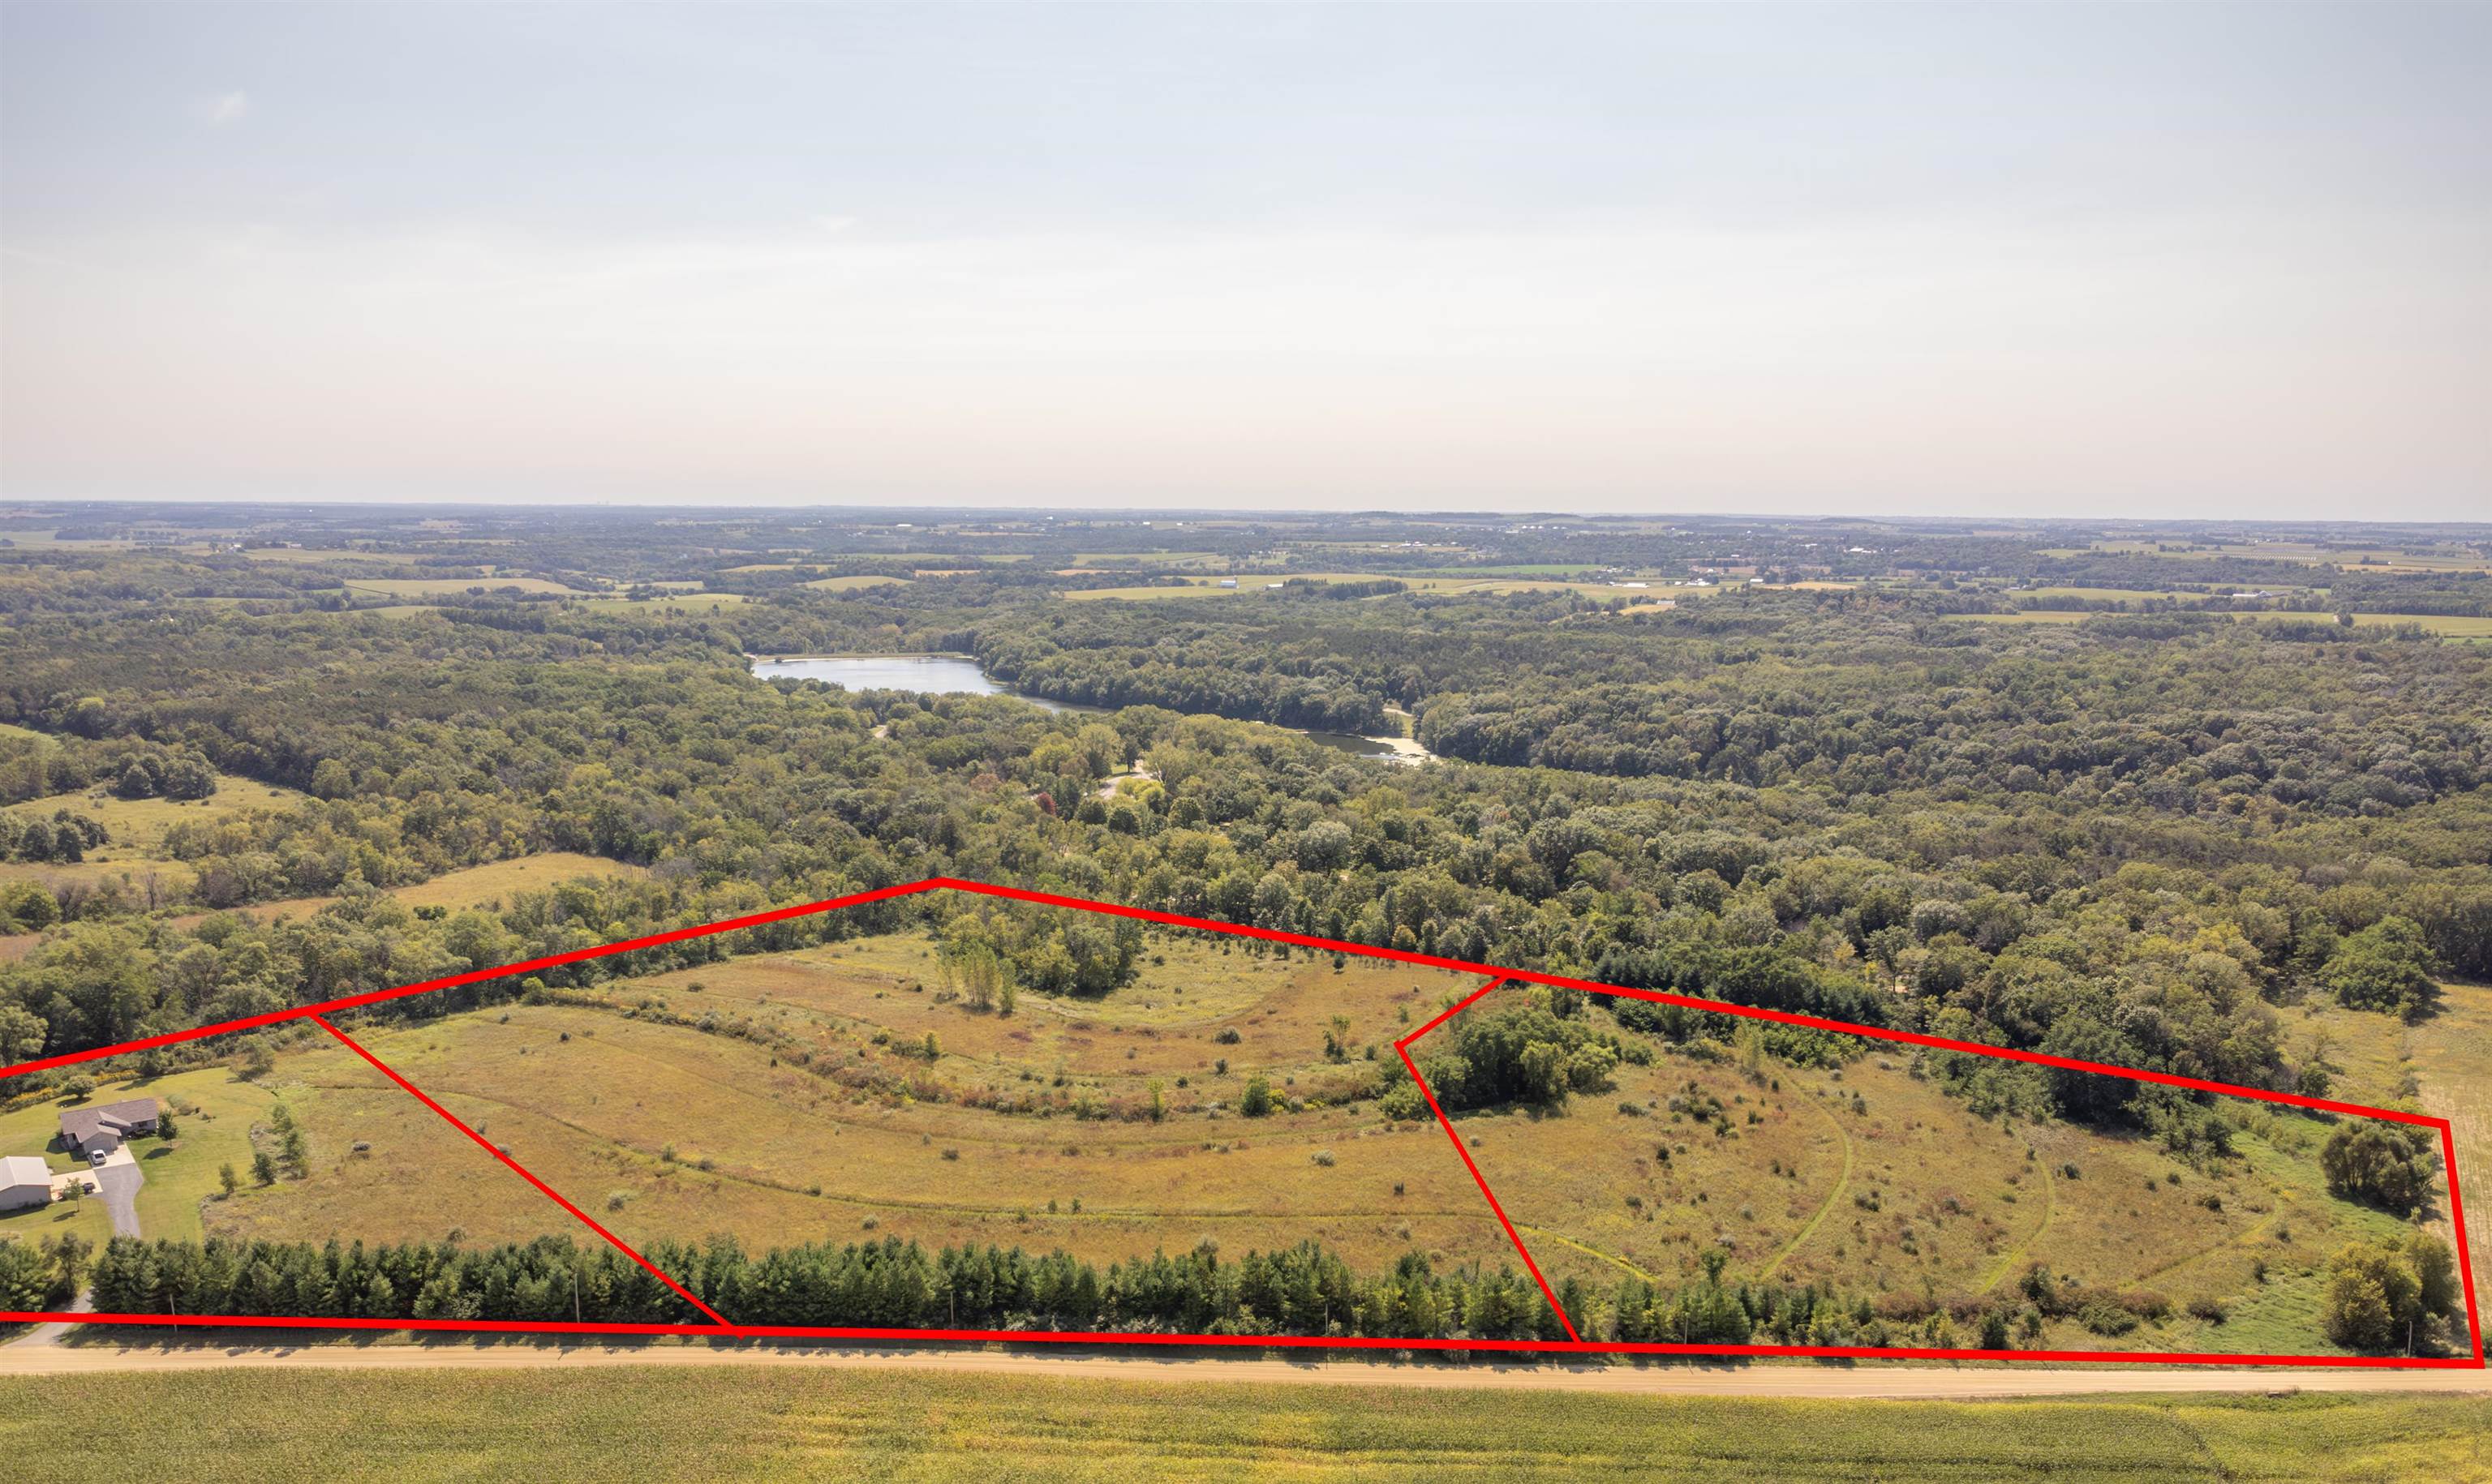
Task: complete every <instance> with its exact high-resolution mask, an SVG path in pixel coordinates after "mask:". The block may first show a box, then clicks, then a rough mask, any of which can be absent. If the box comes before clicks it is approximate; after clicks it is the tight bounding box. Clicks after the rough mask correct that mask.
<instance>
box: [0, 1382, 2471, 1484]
mask: <svg viewBox="0 0 2492 1484" xmlns="http://www.w3.org/2000/svg"><path fill="white" fill-rule="evenodd" d="M131 1380H132V1381H134V1382H137V1383H138V1384H137V1386H136V1388H135V1394H134V1396H133V1397H132V1398H130V1399H129V1405H131V1406H133V1407H135V1408H138V1409H141V1410H143V1412H144V1416H145V1419H146V1425H145V1426H144V1427H133V1428H128V1429H123V1430H121V1431H120V1432H119V1433H117V1434H116V1437H115V1440H114V1442H113V1445H112V1446H111V1447H109V1448H99V1447H95V1446H92V1441H93V1431H92V1429H93V1418H92V1417H91V1416H89V1415H87V1414H85V1413H83V1412H82V1411H80V1410H79V1409H76V1408H74V1407H69V1406H64V1405H63V1404H62V1400H63V1388H62V1382H61V1381H60V1380H59V1379H57V1378H50V1377H23V1378H18V1377H12V1378H6V1379H0V1443H5V1444H6V1445H7V1446H9V1447H10V1448H11V1449H12V1450H13V1451H14V1452H15V1453H16V1454H18V1456H20V1457H24V1458H27V1459H40V1460H42V1472H43V1475H44V1477H46V1478H52V1479H59V1480H64V1481H76V1480H85V1479H95V1480H107V1479H108V1480H114V1481H119V1480H123V1479H128V1478H132V1477H139V1478H180V1479H185V1480H193V1481H198V1484H214V1481H219V1480H227V1479H232V1480H252V1481H254V1484H256V1481H261V1480H269V1481H280V1484H282V1481H293V1480H305V1481H309V1480H332V1479H371V1478H386V1479H388V1480H391V1481H393V1484H432V1481H452V1480H471V1479H486V1478H496V1479H501V1478H526V1479H535V1480H544V1481H548V1484H560V1481H565V1480H606V1479H615V1478H635V1479H702V1480H731V1479H780V1478H795V1477H801V1478H808V1479H875V1480H899V1481H923V1484H943V1481H950V1480H977V1481H981V1484H983V1481H988V1480H1016V1479H1032V1480H1048V1481H1057V1480H1063V1479H1099V1480H1135V1481H1149V1484H1173V1481H1186V1480H1198V1479H1199V1480H1222V1481H1226V1480H1232V1479H1237V1478H1243V1477H1252V1478H1269V1479H1290V1480H1305V1481H1323V1480H1369V1479H1374V1480H1382V1479H1407V1478H1410V1477H1413V1476H1419V1475H1424V1476H1426V1477H1429V1478H1435V1479H1481V1480H1488V1479H1498V1480H1507V1479H1512V1480H1536V1479H1551V1480H1556V1479H1581V1478H1593V1477H1609V1478H1624V1477H1633V1478H1639V1479H1670V1480H1713V1479H1741V1480H1744V1479H1789V1480H1811V1479H1817V1480H1831V1481H1839V1484H1861V1481H1870V1480H1886V1479H1895V1480H1903V1479H1910V1480H1992V1479H2022V1478H2046V1477H2047V1478H2050V1479H2055V1480H2095V1479H2137V1478H2146V1477H2151V1478H2153V1479H2156V1480H2158V1481H2171V1484H2180V1481H2188V1480H2199V1479H2204V1480H2223V1481H2227V1484H2238V1481H2286V1480H2290V1481H2296V1484H2301V1481H2329V1480H2378V1479H2395V1478H2407V1479H2425V1478H2427V1479H2434V1480H2444V1481H2447V1484H2466V1481H2477V1480H2483V1479H2487V1478H2492V1441H2487V1440H2492V1398H2484V1397H2480V1396H2425V1395H2403V1394H2395V1393H2390V1394H2384V1395H2374V1396H2322V1395H2276V1396H2248V1397H2219V1396H2192V1395H2182V1396H2137V1397H2117V1398H2115V1397H2097V1398H2079V1399H2070V1400H2029V1401H2000V1402H1978V1403H1961V1402H1906V1401H1825V1400H1780V1399H1748V1398H1723V1397H1654V1396H1611V1395H1600V1394H1586V1393H1580V1392H1567V1391H1520V1390H1510V1389H1509V1390H1499V1389H1495V1386H1494V1382H1493V1381H1489V1380H1487V1379H1485V1378H1484V1379H1483V1384H1482V1386H1481V1387H1480V1388H1479V1389H1464V1388H1444V1389H1438V1388H1433V1387H1431V1388H1418V1387H1403V1386H1389V1385H1387V1386H1362V1385H1287V1384H1267V1383H1253V1382H1164V1381H1157V1380H1140V1379H1118V1380H1116V1381H1115V1382H1113V1383H1112V1384H1111V1383H1102V1382H1098V1381H1095V1380H1089V1379H1058V1378H1038V1377H1026V1376H994V1375H976V1374H958V1373H955V1374H943V1373H907V1372H900V1371H888V1370H850V1369H842V1370H820V1371H816V1370H806V1369H799V1368H795V1367H776V1366H774V1367H769V1368H761V1367H741V1366H736V1367H729V1366H720V1367H702V1368H699V1369H690V1368H681V1369H663V1368H641V1367H631V1366H617V1367H612V1368H601V1369H597V1370H578V1371H484V1370H468V1371H461V1370H428V1371H422V1372H410V1373H399V1374H392V1373H375V1372H357V1371H340V1370H316V1369H303V1370H234V1371H228V1372H223V1373H213V1372H182V1373H175V1374H166V1375H149V1376H144V1377H134V1378H131Z"/></svg>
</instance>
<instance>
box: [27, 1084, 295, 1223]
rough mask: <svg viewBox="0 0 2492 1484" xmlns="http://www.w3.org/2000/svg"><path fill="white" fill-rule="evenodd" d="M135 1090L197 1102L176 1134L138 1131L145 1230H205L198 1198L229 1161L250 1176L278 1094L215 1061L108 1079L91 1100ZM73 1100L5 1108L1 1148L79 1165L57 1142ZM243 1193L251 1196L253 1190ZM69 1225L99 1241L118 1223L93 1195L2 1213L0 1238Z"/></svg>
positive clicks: (59, 1164) (60, 1165)
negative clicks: (164, 1073)
mask: <svg viewBox="0 0 2492 1484" xmlns="http://www.w3.org/2000/svg"><path fill="white" fill-rule="evenodd" d="M129 1097H153V1098H155V1099H156V1100H157V1101H158V1103H159V1104H160V1105H165V1104H171V1105H174V1106H176V1107H181V1108H188V1109H191V1110H193V1111H191V1112H187V1113H179V1114H177V1115H176V1117H175V1120H174V1136H173V1138H171V1139H170V1140H164V1139H135V1140H133V1141H132V1142H131V1145H130V1151H131V1152H132V1153H133V1154H134V1155H135V1156H137V1159H138V1162H139V1168H140V1170H141V1171H142V1172H143V1173H144V1174H145V1176H146V1180H147V1182H146V1183H145V1184H144V1185H142V1186H140V1187H139V1191H138V1200H137V1210H138V1226H139V1230H140V1231H141V1232H143V1233H144V1234H146V1235H147V1236H149V1237H190V1238H192V1239H193V1240H196V1239H198V1238H199V1237H202V1236H203V1235H205V1234H204V1228H203V1227H202V1225H201V1223H200V1220H199V1206H200V1203H201V1202H203V1201H205V1200H207V1199H209V1197H210V1196H211V1195H212V1194H215V1193H216V1192H217V1191H218V1188H219V1181H218V1178H217V1172H218V1170H219V1169H220V1168H221V1167H222V1166H223V1165H227V1164H230V1165H232V1166H233V1167H234V1168H235V1170H237V1171H239V1172H242V1174H243V1177H244V1179H245V1180H246V1181H248V1180H249V1178H250V1170H251V1154H252V1145H251V1127H252V1123H253V1122H254V1121H257V1120H262V1119H264V1118H265V1117H266V1115H267V1112H268V1108H269V1106H270V1104H272V1103H274V1102H275V1101H276V1100H277V1099H276V1095H275V1094H274V1093H272V1092H270V1091H267V1090H266V1089H263V1088H260V1087H257V1086H254V1085H253V1084H251V1083H248V1082H243V1081H241V1080H239V1079H237V1078H236V1077H235V1076H234V1075H233V1074H232V1073H231V1072H230V1071H228V1070H227V1069H225V1068H224V1067H222V1066H212V1067H201V1068H199V1069H197V1070H195V1071H187V1072H176V1073H174V1074H173V1075H171V1076H169V1077H158V1078H154V1079H152V1080H134V1081H128V1082H121V1081H114V1082H107V1083H105V1084H104V1085H103V1086H101V1087H99V1088H97V1089H96V1091H95V1094H94V1096H93V1097H91V1098H90V1099H88V1101H89V1102H90V1103H110V1102H119V1101H120V1100H122V1099H123V1098H129ZM293 1100H294V1101H295V1102H297V1103H298V1104H299V1103H300V1102H301V1101H302V1100H303V1099H302V1097H301V1096H300V1095H297V1096H296V1097H295V1098H294V1099H293ZM71 1106H74V1105H72V1104H67V1103H63V1102H61V1101H60V1100H59V1099H57V1098H46V1099H44V1100H43V1101H41V1102H37V1103H33V1104H30V1105H28V1106H26V1107H23V1108H19V1109H16V1110H15V1111H14V1112H11V1113H7V1114H0V1154H40V1155H42V1156H43V1157H44V1162H45V1163H47V1164H49V1165H50V1166H51V1167H52V1168H53V1169H54V1170H55V1171H59V1170H68V1169H73V1168H74V1167H75V1166H76V1165H77V1164H78V1161H77V1160H76V1159H74V1158H73V1157H72V1156H70V1155H69V1154H67V1153H65V1152H63V1151H62V1150H60V1149H56V1148H53V1147H52V1143H53V1141H54V1140H55V1139H56V1138H57V1137H58V1136H59V1134H60V1128H61V1113H62V1111H63V1109H65V1108H67V1107H71ZM243 1199H245V1200H248V1199H250V1196H249V1194H248V1192H246V1194H245V1195H244V1197H243ZM62 1231H74V1232H76V1233H78V1234H79V1235H81V1236H83V1237H86V1238H87V1239H88V1240H90V1241H94V1242H97V1243H99V1244H100V1243H102V1242H103V1241H104V1239H105V1238H106V1237H110V1236H111V1235H112V1223H111V1220H110V1218H109V1217H107V1216H106V1215H105V1213H104V1203H103V1202H102V1201H100V1200H97V1199H95V1198H93V1197H89V1198H87V1199H86V1200H84V1201H82V1202H78V1203H75V1204H72V1203H66V1202H65V1203H58V1204H55V1205H54V1206H52V1207H51V1208H49V1209H45V1208H40V1207H37V1208H29V1209H26V1210H21V1211H12V1212H10V1213H8V1214H7V1215H5V1216H0V1238H6V1237H47V1236H50V1235H53V1234H54V1233H57V1232H62Z"/></svg>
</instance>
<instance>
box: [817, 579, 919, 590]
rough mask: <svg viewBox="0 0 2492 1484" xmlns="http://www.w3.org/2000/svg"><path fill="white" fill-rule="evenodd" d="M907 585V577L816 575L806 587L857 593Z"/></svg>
mask: <svg viewBox="0 0 2492 1484" xmlns="http://www.w3.org/2000/svg"><path fill="white" fill-rule="evenodd" d="M907 585H908V579H907V578H905V577H875V576H856V577H816V578H815V579H814V580H813V581H811V582H808V583H806V584H805V586H806V587H809V588H815V589H817V590H819V591H821V592H824V593H857V592H862V591H864V590H865V589H867V588H899V587H906V586H907Z"/></svg>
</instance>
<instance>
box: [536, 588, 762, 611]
mask: <svg viewBox="0 0 2492 1484" xmlns="http://www.w3.org/2000/svg"><path fill="white" fill-rule="evenodd" d="M752 600H753V599H752V597H750V596H748V595H746V594H743V593H675V594H669V595H668V596H667V597H585V598H581V599H580V600H579V601H578V604H576V605H566V606H578V607H580V608H585V609H587V610H588V611H589V612H591V613H721V612H724V611H726V610H727V609H728V608H731V607H734V606H736V605H737V604H739V603H749V602H751V601H752Z"/></svg>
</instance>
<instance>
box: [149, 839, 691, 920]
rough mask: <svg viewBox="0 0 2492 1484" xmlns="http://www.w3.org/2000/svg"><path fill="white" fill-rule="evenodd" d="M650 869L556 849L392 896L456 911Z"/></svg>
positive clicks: (299, 911)
mask: <svg viewBox="0 0 2492 1484" xmlns="http://www.w3.org/2000/svg"><path fill="white" fill-rule="evenodd" d="M648 871H649V868H648V867H647V866H644V865H633V864H630V863H628V862H625V861H621V860H608V859H607V858H604V857H603V856H583V855H579V854H578V853H576V852H573V851H567V850H555V851H548V852H546V853H545V854H543V855H538V856H521V857H519V858H516V859H512V860H494V861H489V862H487V863H486V864H484V865H471V866H465V867H462V868H460V869H459V870H456V871H444V872H443V873H441V874H440V875H438V876H435V877H433V878H432V879H431V880H430V881H420V882H417V883H416V884H415V885H413V886H410V887H395V888H393V889H392V890H391V891H390V893H389V894H390V895H391V896H394V897H396V898H398V899H399V900H400V901H401V902H404V903H406V904H407V905H408V906H409V907H448V908H451V909H453V910H454V911H455V910H457V909H459V908H461V907H489V906H491V905H493V904H494V903H497V902H502V901H506V900H508V899H509V897H510V895H511V893H513V892H515V891H541V890H543V889H545V888H546V887H550V886H552V885H554V884H555V883H556V882H564V881H573V880H576V879H578V878H579V877H582V876H630V877H638V876H645V875H647V874H648ZM336 900H337V898H336V897H334V896H294V897H287V898H285V899H284V900H282V901H276V902H253V903H252V904H251V905H249V906H245V907H233V908H228V909H226V910H227V911H229V912H232V913H233V914H235V915H236V916H238V917H252V918H255V919H257V920H260V921H268V920H271V919H274V918H277V917H302V916H305V915H307V914H310V913H314V912H318V911H319V910H320V909H321V908H323V907H325V906H327V905H328V904H329V903H331V902H334V901H336ZM211 916H213V914H210V913H204V912H193V913H185V914H184V915H182V916H181V917H175V918H173V919H172V921H173V925H174V926H176V927H188V926H191V925H193V924H194V923H198V922H202V921H205V920H206V919H207V918H208V917H211Z"/></svg>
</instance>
